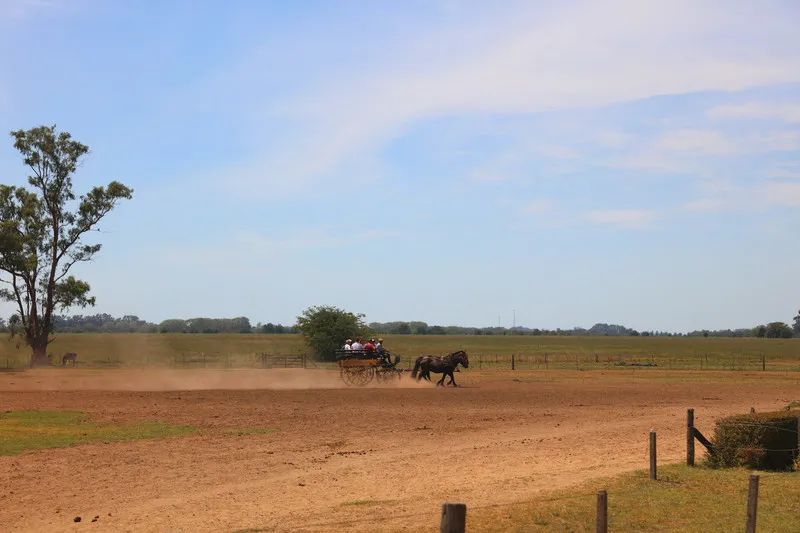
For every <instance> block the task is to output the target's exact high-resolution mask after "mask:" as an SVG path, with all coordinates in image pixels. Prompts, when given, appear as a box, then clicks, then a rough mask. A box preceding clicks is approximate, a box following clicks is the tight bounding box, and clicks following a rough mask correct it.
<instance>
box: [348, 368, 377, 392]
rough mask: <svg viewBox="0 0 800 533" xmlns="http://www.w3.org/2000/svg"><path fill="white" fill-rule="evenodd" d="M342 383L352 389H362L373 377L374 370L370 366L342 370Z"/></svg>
mask: <svg viewBox="0 0 800 533" xmlns="http://www.w3.org/2000/svg"><path fill="white" fill-rule="evenodd" d="M341 376H342V381H344V382H345V383H347V384H348V385H351V386H353V387H363V386H364V385H367V384H368V383H369V382H370V381H372V380H373V378H374V377H375V369H374V368H372V367H371V366H355V367H350V368H343V369H342V371H341Z"/></svg>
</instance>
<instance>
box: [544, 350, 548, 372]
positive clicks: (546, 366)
mask: <svg viewBox="0 0 800 533" xmlns="http://www.w3.org/2000/svg"><path fill="white" fill-rule="evenodd" d="M547 368H548V365H547V352H545V354H544V369H545V370H547Z"/></svg>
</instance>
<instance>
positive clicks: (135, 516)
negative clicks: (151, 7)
mask: <svg viewBox="0 0 800 533" xmlns="http://www.w3.org/2000/svg"><path fill="white" fill-rule="evenodd" d="M456 377H457V379H458V380H459V381H460V382H461V383H463V385H466V386H465V387H463V388H459V389H452V388H448V389H435V388H432V387H428V386H422V387H418V386H416V385H411V384H410V382H409V380H408V378H406V379H405V382H406V383H407V384H408V387H407V388H406V387H395V388H369V389H346V388H342V387H341V386H340V383H339V381H338V377H337V376H336V375H335V374H334V373H332V372H327V371H320V370H228V371H225V370H208V371H203V370H183V371H181V370H172V371H166V372H165V371H148V370H69V369H67V370H61V369H58V370H56V369H53V370H39V371H30V372H24V373H2V374H0V406H1V407H2V409H3V410H6V411H8V410H15V409H77V410H83V411H86V412H88V413H90V415H91V417H92V419H94V420H99V421H109V420H113V421H132V420H163V421H168V422H173V423H180V424H191V425H194V426H196V427H198V428H199V429H200V432H199V433H198V434H196V435H194V436H190V437H183V438H176V439H166V440H155V441H145V440H141V441H134V442H125V443H108V444H105V443H99V444H87V445H81V446H76V447H73V448H67V449H59V450H46V451H38V452H26V453H24V454H22V455H19V456H13V457H0V524H2V525H3V529H4V530H12V531H42V530H47V531H73V530H75V531H77V530H96V531H112V530H113V531H123V530H127V531H133V530H135V531H233V530H239V529H247V528H257V529H260V528H263V529H265V530H270V531H271V530H277V531H285V530H310V531H322V530H324V531H332V530H344V529H348V530H370V531H374V530H407V531H418V530H429V531H435V530H437V528H438V513H439V506H440V504H441V502H443V501H445V500H451V501H453V500H455V501H464V502H467V503H468V504H469V505H470V507H473V506H484V505H498V504H504V503H510V502H515V501H521V500H525V499H529V498H531V497H533V496H535V495H536V494H538V493H540V492H542V491H547V490H551V489H555V488H561V487H567V486H570V485H574V484H578V483H580V482H582V481H584V480H586V479H589V478H593V477H599V476H606V475H610V474H615V473H618V472H622V471H627V470H632V469H638V468H644V467H646V464H647V462H646V443H647V432H648V431H649V430H650V429H651V428H655V429H657V430H658V438H659V459H660V461H661V462H670V461H679V460H680V459H681V458H682V456H683V453H684V449H683V446H684V441H685V429H684V417H685V412H686V408H687V407H694V408H695V409H696V421H697V425H698V427H699V428H700V429H701V430H707V431H708V430H710V429H711V426H712V423H713V419H714V418H715V417H717V416H720V415H724V414H729V413H737V412H745V411H747V410H748V409H749V408H750V407H751V406H752V407H755V408H756V409H758V410H768V409H777V408H780V407H783V406H784V405H786V403H788V402H789V401H791V400H797V399H800V387H798V385H800V374H794V373H770V372H752V373H744V372H713V373H712V372H687V371H684V372H678V371H674V372H668V371H662V370H653V369H646V370H645V369H637V370H630V371H628V370H625V371H621V370H616V371H609V372H601V371H592V372H577V371H549V372H545V371H517V372H513V373H512V372H510V371H505V372H500V371H483V372H480V371H475V370H469V371H466V372H462V373H460V374H456ZM244 428H269V429H274V430H275V431H273V432H267V433H259V434H250V435H246V434H245V435H241V436H240V435H238V434H237V432H238V431H239V430H244ZM243 432H244V431H243ZM75 516H81V517H82V519H83V521H82V522H81V523H78V524H76V523H74V522H73V518H74V517H75ZM95 516H99V518H98V520H97V521H96V522H94V523H92V522H90V521H91V519H92V518H93V517H95Z"/></svg>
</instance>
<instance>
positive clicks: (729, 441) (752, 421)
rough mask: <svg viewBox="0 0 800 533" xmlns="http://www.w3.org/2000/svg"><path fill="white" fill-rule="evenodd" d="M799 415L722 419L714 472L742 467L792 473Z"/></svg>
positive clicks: (712, 461) (713, 459)
mask: <svg viewBox="0 0 800 533" xmlns="http://www.w3.org/2000/svg"><path fill="white" fill-rule="evenodd" d="M799 417H800V411H779V412H776V413H751V414H748V415H737V416H730V417H727V418H723V419H721V420H718V421H717V424H716V427H715V428H714V438H713V439H712V442H713V444H714V453H712V454H709V457H708V464H709V465H710V466H712V467H715V468H720V467H736V466H743V467H746V468H753V469H758V470H792V469H794V467H795V461H796V460H797V456H798V450H797V447H798V437H797V432H798V430H800V427H798V424H800V418H799Z"/></svg>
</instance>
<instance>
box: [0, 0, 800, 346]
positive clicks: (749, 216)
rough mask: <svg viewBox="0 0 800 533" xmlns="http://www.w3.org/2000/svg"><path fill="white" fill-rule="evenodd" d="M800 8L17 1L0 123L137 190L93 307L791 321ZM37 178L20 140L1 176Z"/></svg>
mask: <svg viewBox="0 0 800 533" xmlns="http://www.w3.org/2000/svg"><path fill="white" fill-rule="evenodd" d="M736 4H739V5H736ZM797 20H800V5H798V4H797V3H796V2H790V1H787V2H759V3H755V2H754V3H749V5H748V4H745V3H730V2H680V1H679V2H640V1H612V2H538V3H537V2H519V3H515V2H505V3H502V5H500V6H499V7H498V3H495V2H485V3H473V2H459V1H440V2H436V1H427V2H355V1H350V2H255V1H253V2H246V1H236V2H228V3H221V2H202V1H198V2H190V1H173V2H168V1H167V2H155V1H137V2H121V1H120V2H100V1H93V0H71V1H59V0H3V1H2V2H0V130H2V131H11V130H12V129H18V128H29V127H33V126H36V125H39V124H43V123H44V124H52V123H55V124H57V125H58V126H59V127H60V128H63V129H65V130H68V131H70V132H71V133H72V134H73V135H74V136H75V137H76V138H77V139H79V140H81V141H82V142H84V143H86V144H88V145H89V146H90V147H91V149H92V153H91V154H90V156H89V157H88V158H87V159H86V161H85V163H84V165H83V167H82V168H81V169H80V171H79V173H78V175H77V176H76V188H77V189H78V190H79V191H81V190H85V189H86V188H87V187H89V186H90V185H93V184H97V183H104V182H107V181H110V180H111V179H118V180H120V181H122V182H124V183H126V184H128V185H130V186H132V187H133V188H134V189H135V196H134V199H133V200H132V201H130V202H128V203H125V204H123V205H121V206H120V207H119V208H118V210H116V211H115V212H113V213H112V214H111V215H110V216H109V217H108V218H107V219H106V220H105V221H104V223H103V224H102V227H101V229H102V233H101V234H99V238H100V240H101V241H102V242H103V243H104V249H103V251H102V252H101V254H100V256H99V258H98V259H97V261H95V262H94V263H92V264H87V265H82V266H81V268H80V270H79V271H78V272H77V273H78V274H79V275H80V276H81V277H84V278H85V279H87V280H88V281H89V282H90V283H91V285H92V288H93V292H94V294H95V296H96V297H97V306H96V308H95V311H97V312H108V313H111V314H115V315H121V314H137V315H139V316H141V317H143V318H147V319H149V320H155V321H159V320H162V319H165V318H170V317H190V316H234V315H246V316H249V317H250V318H251V320H252V321H253V322H256V321H262V322H267V321H272V322H283V323H292V322H293V321H294V317H295V316H297V314H299V313H300V312H301V311H302V310H303V309H304V308H306V307H308V306H311V305H318V304H331V305H338V306H341V307H344V308H346V309H348V310H352V311H355V312H362V313H365V314H366V315H367V319H368V320H370V321H388V320H412V319H417V320H425V321H427V322H429V323H437V324H461V325H476V326H482V325H493V324H497V322H498V318H499V320H500V321H501V323H502V324H503V325H510V324H511V317H512V310H516V319H517V324H521V325H528V326H531V327H548V328H555V327H562V328H569V327H573V326H585V327H588V326H590V325H591V324H593V323H595V322H601V321H602V322H615V323H623V324H626V325H628V326H630V327H634V328H638V329H659V330H674V331H682V330H691V329H696V328H704V327H707V328H722V327H747V326H751V325H754V324H756V323H763V322H768V321H774V320H781V321H787V322H789V321H790V320H791V317H792V316H794V314H796V311H797V309H798V307H800V286H799V285H798V281H797V280H798V275H797V273H798V272H799V271H800V247H798V246H797V245H796V241H797V229H798V227H800V226H799V225H798V223H800V32H797V29H796V22H797ZM24 178H25V169H24V168H23V167H22V165H21V161H20V159H19V157H18V154H16V153H15V152H14V150H13V148H12V145H11V142H10V138H7V142H6V143H2V144H0V181H2V182H4V183H21V182H22V181H23V180H24ZM95 311H92V310H88V311H80V310H76V312H95ZM6 314H8V313H6Z"/></svg>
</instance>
